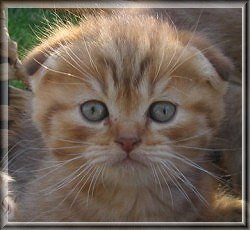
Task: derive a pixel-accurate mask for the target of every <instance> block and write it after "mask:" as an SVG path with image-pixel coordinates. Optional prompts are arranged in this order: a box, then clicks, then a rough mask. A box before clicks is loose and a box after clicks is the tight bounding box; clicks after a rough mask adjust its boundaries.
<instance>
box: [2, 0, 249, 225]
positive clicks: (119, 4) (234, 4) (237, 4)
mask: <svg viewBox="0 0 250 230" xmlns="http://www.w3.org/2000/svg"><path fill="white" fill-rule="evenodd" d="M246 3H247V1H229V2H227V3H226V2H225V3H222V2H216V1H214V2H207V1H203V2H196V3H195V2H193V3H192V2H186V3H184V2H181V1H180V2H165V3H163V2H151V1H150V2H149V1H146V2H130V1H129V2H128V1H116V3H112V2H98V3H93V2H91V1H84V2H76V3H73V2H69V1H60V2H59V1H50V2H29V1H21V2H11V1H9V2H3V3H2V6H3V7H2V9H6V8H45V7H46V8H242V87H243V90H242V110H243V111H242V112H243V113H242V121H243V123H242V132H243V138H242V148H243V157H242V165H244V162H245V160H246V149H245V144H246V139H245V133H246V130H245V128H246V127H245V122H246V117H245V112H246V111H245V108H244V105H245V101H246V99H245V87H246V85H245V81H246V74H245V70H246V69H245V60H246V54H245V47H244V44H245V42H246V40H245V37H244V36H245V34H246V31H245V26H246V24H245V23H246V21H245V19H246V15H245V8H244V6H245V4H246ZM225 4H226V5H225ZM247 13H249V12H247ZM245 181H246V171H245V170H243V169H242V185H243V186H242V198H243V201H245V200H246V193H245V191H246V189H245V187H244V186H245ZM247 206H248V205H247V204H246V202H243V207H242V216H243V218H242V220H243V221H242V222H32V223H31V222H8V224H7V225H5V227H8V226H10V227H18V226H20V227H22V226H29V227H30V226H34V227H35V226H37V227H38V226H40V227H52V226H60V227H70V226H79V227H80V226H82V227H83V226H89V227H90V226H93V227H95V226H103V227H104V226H131V227H132V226H152V227H153V226H164V227H168V226H169V227H171V226H175V227H176V226H179V227H186V226H200V227H201V228H202V226H203V225H207V226H211V227H213V226H214V227H218V228H220V229H222V228H223V227H233V226H235V227H236V226H237V227H240V226H245V223H246V219H245V215H244V210H246V207H247ZM248 214H249V213H248ZM248 218H249V217H248ZM214 227H213V229H215V228H214ZM221 227H222V228H221ZM12 229H13V228H12ZM17 229H19V228H17ZM52 229H53V227H52Z"/></svg>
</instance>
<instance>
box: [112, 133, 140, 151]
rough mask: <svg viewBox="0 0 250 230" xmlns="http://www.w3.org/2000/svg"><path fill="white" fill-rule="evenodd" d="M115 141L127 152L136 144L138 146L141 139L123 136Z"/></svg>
mask: <svg viewBox="0 0 250 230" xmlns="http://www.w3.org/2000/svg"><path fill="white" fill-rule="evenodd" d="M115 142H116V143H118V144H119V145H120V146H121V148H122V149H123V150H124V151H125V152H126V153H130V152H131V151H132V150H133V149H134V148H135V147H136V146H138V145H139V144H140V143H141V139H140V138H139V137H133V138H123V137H121V138H118V139H116V140H115Z"/></svg>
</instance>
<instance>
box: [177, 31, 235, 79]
mask: <svg viewBox="0 0 250 230" xmlns="http://www.w3.org/2000/svg"><path fill="white" fill-rule="evenodd" d="M179 39H180V40H181V42H182V43H183V45H192V46H194V47H196V48H197V49H199V50H200V51H201V52H202V54H203V55H204V56H205V57H206V58H207V59H208V60H209V62H210V63H211V64H212V66H213V67H214V68H215V70H216V71H217V73H218V75H219V76H220V77H221V78H222V79H223V80H226V81H227V80H229V79H230V75H232V74H233V72H234V65H233V62H232V61H231V60H230V59H229V58H227V57H226V56H225V55H224V54H223V53H222V51H221V50H220V49H219V48H218V47H216V44H215V45H213V44H212V43H210V42H209V41H208V40H207V39H206V38H204V37H203V36H202V35H200V34H193V33H191V32H187V31H181V32H180V36H179Z"/></svg>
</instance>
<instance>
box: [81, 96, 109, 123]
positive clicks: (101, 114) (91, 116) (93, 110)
mask: <svg viewBox="0 0 250 230" xmlns="http://www.w3.org/2000/svg"><path fill="white" fill-rule="evenodd" d="M81 112H82V114H83V116H84V117H85V118H86V119H87V120H89V121H102V120H103V119H104V118H106V117H107V116H108V115H109V114H108V109H107V107H106V105H105V104H103V103H102V102H100V101H87V102H85V103H84V104H82V105H81Z"/></svg>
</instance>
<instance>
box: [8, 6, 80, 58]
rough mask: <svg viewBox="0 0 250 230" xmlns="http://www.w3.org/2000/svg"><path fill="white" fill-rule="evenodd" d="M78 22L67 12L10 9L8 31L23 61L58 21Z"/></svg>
mask: <svg viewBox="0 0 250 230" xmlns="http://www.w3.org/2000/svg"><path fill="white" fill-rule="evenodd" d="M58 20H60V21H63V22H66V21H72V22H76V21H77V17H74V16H73V15H71V14H69V13H67V12H57V13H55V11H53V10H51V9H35V8H29V9H25V8H18V9H17V8H10V9H8V30H9V34H10V37H11V39H12V40H14V41H16V42H17V44H18V55H19V58H20V59H23V58H24V57H25V55H26V54H27V52H28V51H29V50H30V49H31V48H32V47H34V46H35V45H37V44H38V43H39V39H38V36H39V37H41V36H42V33H41V32H44V31H46V29H47V28H48V27H49V26H48V22H49V24H50V25H53V24H54V23H55V22H56V21H58Z"/></svg>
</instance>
